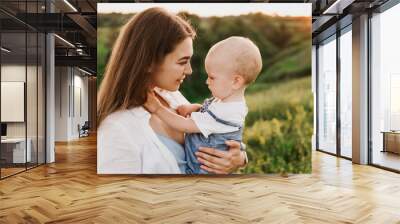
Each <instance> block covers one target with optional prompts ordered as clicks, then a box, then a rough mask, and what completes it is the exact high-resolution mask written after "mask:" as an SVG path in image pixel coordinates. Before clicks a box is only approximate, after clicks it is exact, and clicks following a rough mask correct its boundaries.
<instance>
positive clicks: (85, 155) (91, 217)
mask: <svg viewBox="0 0 400 224" xmlns="http://www.w3.org/2000/svg"><path fill="white" fill-rule="evenodd" d="M56 149H57V150H56V163H54V164H50V165H46V166H41V167H38V168H36V169H33V170H29V171H28V172H26V173H22V174H19V175H16V176H13V177H10V178H8V179H5V180H2V181H0V223H44V222H48V223H373V224H376V223H385V224H386V223H400V175H399V174H395V173H391V172H387V171H384V170H380V169H377V168H374V167H369V166H359V165H352V164H351V162H350V161H347V160H343V159H337V158H335V157H333V156H330V155H326V154H323V153H319V152H314V153H313V173H312V174H311V175H291V176H289V177H280V176H271V175H269V176H260V175H252V176H230V177H189V178H188V177H176V176H175V177H165V176H164V177H157V178H155V177H144V176H97V175H96V139H95V138H94V137H91V138H85V139H82V140H81V141H76V142H71V143H69V144H57V147H56Z"/></svg>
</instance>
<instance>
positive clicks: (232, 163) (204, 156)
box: [196, 141, 245, 174]
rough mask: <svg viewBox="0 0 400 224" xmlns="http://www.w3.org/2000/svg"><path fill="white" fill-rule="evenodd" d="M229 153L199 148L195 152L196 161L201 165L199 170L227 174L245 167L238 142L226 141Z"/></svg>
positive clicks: (243, 156)
mask: <svg viewBox="0 0 400 224" xmlns="http://www.w3.org/2000/svg"><path fill="white" fill-rule="evenodd" d="M225 144H226V145H228V147H229V151H220V150H218V149H214V148H207V147H200V148H199V151H197V152H196V156H197V159H198V160H199V162H200V163H201V164H202V165H201V166H200V168H201V169H203V170H206V171H208V172H209V173H215V174H229V173H232V172H234V171H236V170H237V169H238V168H239V167H242V166H244V165H245V155H244V153H243V152H242V151H241V150H240V142H237V141H226V142H225Z"/></svg>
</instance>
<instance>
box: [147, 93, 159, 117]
mask: <svg viewBox="0 0 400 224" xmlns="http://www.w3.org/2000/svg"><path fill="white" fill-rule="evenodd" d="M161 106H162V105H161V102H160V100H158V98H157V97H156V95H155V93H154V91H149V92H148V93H147V101H146V102H145V103H144V107H145V108H146V109H147V110H148V111H149V112H150V113H156V112H157V110H158V109H160V107H161Z"/></svg>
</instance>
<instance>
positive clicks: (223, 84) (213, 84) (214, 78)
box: [205, 53, 234, 99]
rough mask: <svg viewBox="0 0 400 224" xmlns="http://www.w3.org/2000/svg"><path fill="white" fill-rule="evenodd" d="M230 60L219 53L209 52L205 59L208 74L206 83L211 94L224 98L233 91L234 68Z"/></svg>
mask: <svg viewBox="0 0 400 224" xmlns="http://www.w3.org/2000/svg"><path fill="white" fill-rule="evenodd" d="M233 66H234V65H232V62H231V61H230V60H227V59H226V57H224V55H221V54H218V53H216V54H211V55H210V54H209V55H207V57H206V59H205V68H206V72H207V75H208V78H207V81H206V84H207V85H208V88H209V89H210V91H211V93H212V95H213V96H214V97H216V98H219V99H224V98H226V97H227V96H229V95H230V94H231V93H232V91H233V88H232V86H233V83H234V69H233Z"/></svg>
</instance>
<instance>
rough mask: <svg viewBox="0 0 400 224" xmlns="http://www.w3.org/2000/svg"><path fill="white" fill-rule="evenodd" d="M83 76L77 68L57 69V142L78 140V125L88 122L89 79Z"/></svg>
mask: <svg viewBox="0 0 400 224" xmlns="http://www.w3.org/2000/svg"><path fill="white" fill-rule="evenodd" d="M83 75H84V74H83V73H82V72H80V71H79V70H78V69H76V68H72V67H56V92H55V107H56V108H55V112H56V113H55V116H56V118H55V120H56V133H55V140H56V141H70V140H73V139H77V138H78V137H79V133H78V124H79V125H81V126H82V125H83V124H84V122H85V121H87V120H88V78H87V77H85V76H83ZM79 101H80V102H79ZM80 106H81V108H79V107H80ZM80 109H81V112H80Z"/></svg>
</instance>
